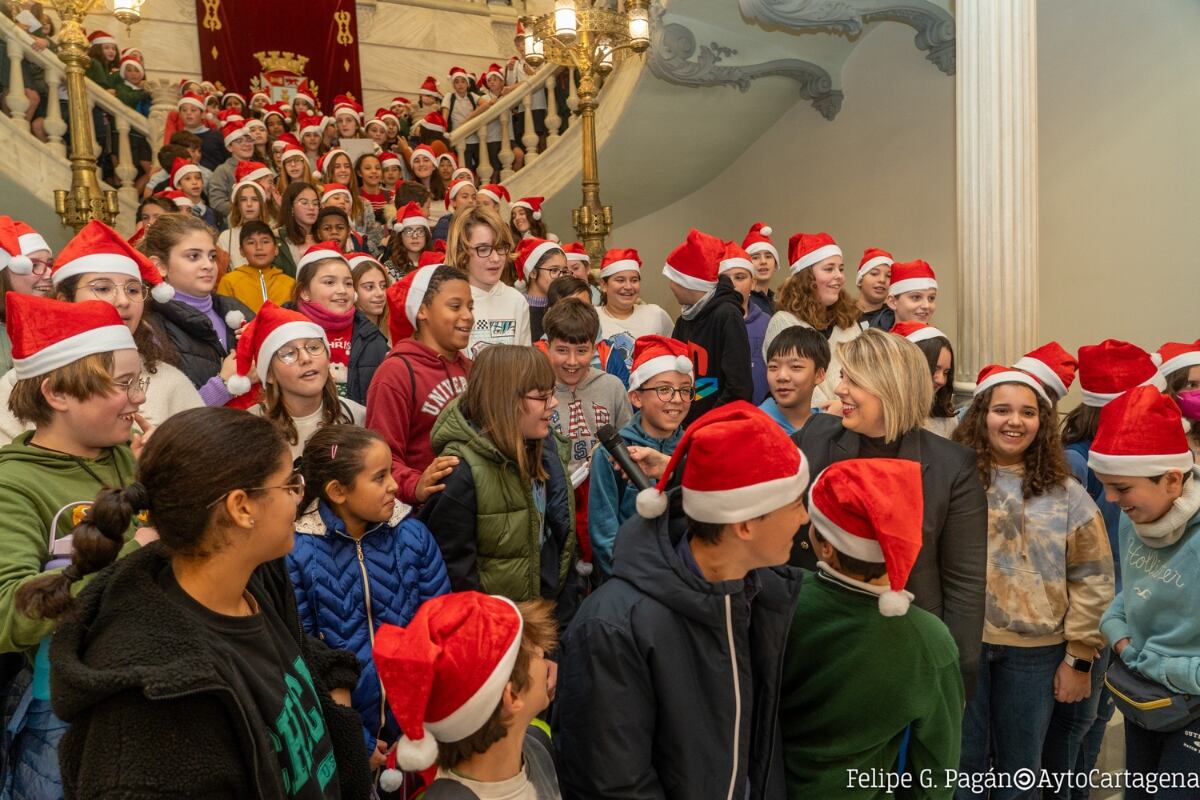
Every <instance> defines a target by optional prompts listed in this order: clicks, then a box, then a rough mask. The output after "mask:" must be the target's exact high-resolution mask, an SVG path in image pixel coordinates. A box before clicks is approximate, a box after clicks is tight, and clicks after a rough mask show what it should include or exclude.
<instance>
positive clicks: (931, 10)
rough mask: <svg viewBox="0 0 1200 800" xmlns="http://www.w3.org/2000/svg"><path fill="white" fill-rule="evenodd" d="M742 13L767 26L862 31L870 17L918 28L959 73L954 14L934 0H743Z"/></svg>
mask: <svg viewBox="0 0 1200 800" xmlns="http://www.w3.org/2000/svg"><path fill="white" fill-rule="evenodd" d="M738 7H739V9H740V10H741V13H742V17H744V18H745V19H746V20H748V21H750V22H755V23H757V24H759V25H761V26H763V27H765V28H783V29H785V30H794V31H829V32H832V33H838V34H842V35H845V36H857V35H858V34H859V33H861V32H862V30H863V26H864V25H866V24H867V23H870V22H885V21H886V22H900V23H903V24H905V25H908V26H909V27H912V28H915V29H916V31H917V36H916V39H915V42H916V45H917V48H918V49H919V50H921V51H923V52H924V53H925V54H926V55H925V57H926V58H927V59H928V60H929V61H930V62H932V63H933V64H934V65H935V66H936V67H937V68H938V69H939V70H941V71H942V72H944V73H945V74H947V75H953V74H954V17H953V16H951V14H950V12H948V11H946V9H944V8H942V7H941V6H938V5H935V4H934V3H931V2H928V0H901V2H891V0H738Z"/></svg>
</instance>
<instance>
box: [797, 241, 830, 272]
mask: <svg viewBox="0 0 1200 800" xmlns="http://www.w3.org/2000/svg"><path fill="white" fill-rule="evenodd" d="M841 254H842V248H840V247H838V246H837V245H836V244H827V245H823V246H821V247H818V248H817V249H816V250H813V251H811V252H808V253H805V254H804V255H802V256H800V257H799V258H797V259H796V260H795V261H793V262H792V266H791V269H792V274H793V275H799V274H800V272H801V271H802V270H806V269H808V268H809V267H811V266H813V265H814V264H820V263H821V262H822V261H824V260H825V259H827V258H833V257H834V256H840V255H841Z"/></svg>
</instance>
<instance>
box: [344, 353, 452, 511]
mask: <svg viewBox="0 0 1200 800" xmlns="http://www.w3.org/2000/svg"><path fill="white" fill-rule="evenodd" d="M409 367H412V370H411V372H410V370H409ZM470 371H471V361H470V359H468V358H467V357H466V356H464V355H462V354H461V353H460V354H459V355H458V356H457V357H456V358H455V359H454V360H453V361H447V360H446V359H445V358H443V357H442V356H440V355H438V354H437V353H436V352H435V351H433V350H431V349H430V348H428V347H426V346H425V345H423V344H421V343H420V342H418V341H416V340H415V339H404V340H403V341H401V342H398V343H397V344H396V346H395V347H393V348H392V351H391V352H390V353H388V357H387V358H385V359H384V360H383V363H382V364H380V365H379V369H377V370H376V371H375V377H374V378H372V379H371V388H370V389H368V390H367V427H368V428H371V429H372V430H376V431H379V433H380V434H382V435H383V438H384V439H385V440H386V441H387V443H388V446H389V447H391V448H392V475H393V476H395V478H396V483H398V484H400V488H399V490H398V495H399V497H400V499H401V500H403V501H404V502H405V503H408V504H409V505H417V499H416V495H415V493H416V489H417V481H418V480H419V479H420V477H421V473H422V472H424V471H425V468H426V467H428V466H429V464H430V463H431V462H432V461H433V447H432V446H431V445H430V444H429V432H430V431H431V430H433V423H434V421H435V420H436V419H437V417H438V414H440V413H442V409H443V408H445V407H446V405H447V404H448V403H449V402H450V401H451V400H453V399H454V398H455V397H458V396H459V395H460V394H462V393H463V392H464V391H466V389H467V374H468V373H469V372H470Z"/></svg>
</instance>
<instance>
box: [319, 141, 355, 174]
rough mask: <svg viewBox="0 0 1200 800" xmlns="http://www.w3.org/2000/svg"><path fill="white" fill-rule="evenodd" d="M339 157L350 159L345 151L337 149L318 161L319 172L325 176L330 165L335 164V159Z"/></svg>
mask: <svg viewBox="0 0 1200 800" xmlns="http://www.w3.org/2000/svg"><path fill="white" fill-rule="evenodd" d="M338 155H343V156H346V158H350V156H349V155H348V154H347V153H346V151H345V150H343V149H342V148H340V147H335V148H333V149H332V150H330V151H328V152H327V153H325V155H323V156H321V157H320V158H318V159H317V172H319V173H321V174H322V175H324V174H325V170H326V169H328V168H329V165H330V164H332V163H333V159H334V157H335V156H338Z"/></svg>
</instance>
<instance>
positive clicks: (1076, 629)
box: [983, 467, 1113, 648]
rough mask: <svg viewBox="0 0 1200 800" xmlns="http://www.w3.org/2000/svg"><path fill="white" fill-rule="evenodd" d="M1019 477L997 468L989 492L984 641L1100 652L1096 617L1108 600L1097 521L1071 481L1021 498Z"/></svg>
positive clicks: (1105, 549) (1108, 574)
mask: <svg viewBox="0 0 1200 800" xmlns="http://www.w3.org/2000/svg"><path fill="white" fill-rule="evenodd" d="M1022 477H1023V470H1022V469H1021V468H1020V467H999V468H996V469H994V470H993V471H992V485H991V488H989V489H988V492H987V498H988V570H987V611H986V613H985V617H984V625H983V640H984V641H985V642H987V643H989V644H1002V645H1010V646H1014V647H1040V646H1043V645H1050V644H1058V643H1059V642H1063V641H1067V642H1078V643H1080V644H1081V645H1085V646H1087V647H1094V648H1099V647H1100V646H1101V644H1102V642H1101V638H1100V616H1101V615H1102V614H1103V613H1104V610H1105V609H1106V608H1107V607H1108V604H1109V603H1111V602H1112V599H1113V558H1112V549H1111V548H1110V547H1109V544H1108V535H1107V533H1106V532H1105V529H1104V521H1103V520H1102V519H1101V518H1100V512H1099V511H1098V510H1097V508H1096V504H1095V503H1094V502H1092V498H1090V497H1088V494H1087V492H1086V491H1085V490H1084V489H1083V487H1082V486H1080V485H1079V484H1078V483H1077V482H1076V481H1074V480H1070V479H1068V480H1066V481H1065V482H1064V483H1063V484H1062V485H1060V486H1056V487H1055V488H1053V489H1051V490H1050V491H1048V492H1045V493H1043V494H1040V495H1037V496H1034V497H1030V498H1024V497H1022V496H1021V480H1022Z"/></svg>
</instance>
